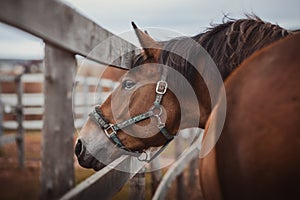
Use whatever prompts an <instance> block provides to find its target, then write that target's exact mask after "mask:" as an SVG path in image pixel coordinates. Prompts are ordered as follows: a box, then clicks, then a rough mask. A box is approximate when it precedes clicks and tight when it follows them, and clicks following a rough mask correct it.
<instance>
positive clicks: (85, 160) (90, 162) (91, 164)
mask: <svg viewBox="0 0 300 200" xmlns="http://www.w3.org/2000/svg"><path fill="white" fill-rule="evenodd" d="M88 154H89V153H88ZM77 160H78V163H79V165H80V166H81V167H84V168H87V169H91V168H92V169H94V170H95V171H99V170H101V169H102V168H104V167H105V166H106V165H104V164H103V163H101V162H100V161H99V160H97V159H96V158H94V157H93V156H92V155H90V154H89V156H86V155H85V154H84V155H82V156H78V157H77Z"/></svg>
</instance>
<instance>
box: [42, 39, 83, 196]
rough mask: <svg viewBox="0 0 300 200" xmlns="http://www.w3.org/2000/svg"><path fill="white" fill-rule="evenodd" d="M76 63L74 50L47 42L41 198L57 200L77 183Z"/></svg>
mask: <svg viewBox="0 0 300 200" xmlns="http://www.w3.org/2000/svg"><path fill="white" fill-rule="evenodd" d="M66 66H68V67H66ZM76 66H77V64H76V59H75V56H74V55H73V54H72V53H69V52H66V51H64V50H61V49H58V48H56V47H54V46H52V45H49V44H46V48H45V83H44V84H45V85H44V94H45V97H46V98H45V110H44V118H43V121H44V123H43V131H42V133H43V144H42V167H41V192H40V194H41V199H57V198H58V197H60V196H61V195H63V194H64V193H65V192H67V191H68V190H69V189H71V188H72V187H73V186H74V164H73V163H74V151H73V144H74V132H75V128H74V122H73V114H72V90H73V82H74V79H75V74H76Z"/></svg>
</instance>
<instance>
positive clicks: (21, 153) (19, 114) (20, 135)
mask: <svg viewBox="0 0 300 200" xmlns="http://www.w3.org/2000/svg"><path fill="white" fill-rule="evenodd" d="M16 85H17V102H18V103H17V106H16V108H15V110H16V118H17V122H18V130H17V136H16V142H17V146H18V158H19V167H20V168H21V169H23V168H24V167H25V149H24V127H23V118H24V115H23V105H22V95H23V84H22V81H21V75H19V76H17V78H16Z"/></svg>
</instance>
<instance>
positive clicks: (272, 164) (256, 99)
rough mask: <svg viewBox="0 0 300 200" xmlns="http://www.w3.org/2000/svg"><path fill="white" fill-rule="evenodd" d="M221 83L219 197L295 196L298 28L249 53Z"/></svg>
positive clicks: (299, 135) (299, 143)
mask: <svg viewBox="0 0 300 200" xmlns="http://www.w3.org/2000/svg"><path fill="white" fill-rule="evenodd" d="M225 88H226V94H227V114H226V120H225V124H224V129H223V131H222V134H221V136H220V139H219V140H218V142H217V145H216V149H215V150H216V163H217V164H216V165H217V171H218V177H219V183H220V188H221V192H222V196H223V198H224V199H291V198H294V197H297V195H298V199H299V198H300V194H299V180H300V170H299V169H300V153H299V152H300V90H299V88H300V34H297V35H294V36H290V37H288V38H286V39H283V40H281V41H279V42H276V43H274V44H272V45H270V46H268V47H267V48H264V49H263V50H261V51H259V52H256V53H254V55H252V56H251V57H250V58H249V59H247V60H246V61H245V62H244V63H242V65H241V66H240V67H239V68H238V69H237V70H236V71H235V72H234V73H233V74H232V75H231V76H230V77H229V79H228V80H227V81H226V82H225ZM215 112H217V111H215ZM212 120H217V119H212ZM217 123H218V122H217Z"/></svg>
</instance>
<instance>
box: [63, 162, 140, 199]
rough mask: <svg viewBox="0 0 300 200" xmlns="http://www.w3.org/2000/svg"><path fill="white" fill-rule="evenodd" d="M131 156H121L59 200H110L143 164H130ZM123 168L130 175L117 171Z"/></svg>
mask: <svg viewBox="0 0 300 200" xmlns="http://www.w3.org/2000/svg"><path fill="white" fill-rule="evenodd" d="M131 159H132V158H131V156H122V157H120V158H118V159H117V160H115V161H114V162H112V163H111V164H110V165H109V166H106V167H105V168H103V169H102V170H100V171H99V172H97V173H95V174H93V175H92V176H90V177H89V178H87V179H86V180H85V181H83V182H81V183H80V184H79V185H77V186H76V187H75V188H74V189H72V190H70V191H69V192H67V193H66V194H65V195H64V196H63V197H61V199H60V200H80V199H81V200H84V199H91V200H93V199H105V200H106V199H111V198H112V197H113V196H114V195H115V194H116V193H117V192H118V191H119V190H120V189H121V188H122V187H123V186H124V185H125V184H126V182H127V181H128V180H130V179H131V178H132V177H133V176H134V175H135V174H136V173H138V172H139V171H140V170H141V169H142V168H143V166H144V165H143V164H142V163H141V162H140V163H139V164H137V165H136V164H132V160H131ZM123 167H126V168H128V167H130V168H131V169H130V170H131V171H132V173H128V172H124V171H119V170H116V169H120V168H123Z"/></svg>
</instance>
